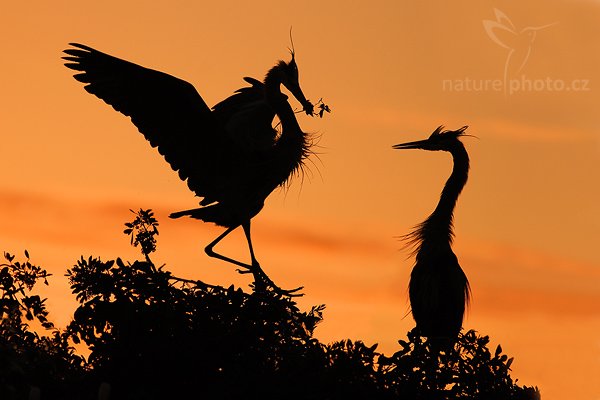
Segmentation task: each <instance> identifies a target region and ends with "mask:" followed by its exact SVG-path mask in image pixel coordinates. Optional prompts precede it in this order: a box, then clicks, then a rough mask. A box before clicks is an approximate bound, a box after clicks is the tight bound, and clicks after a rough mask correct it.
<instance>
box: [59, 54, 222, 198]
mask: <svg viewBox="0 0 600 400" xmlns="http://www.w3.org/2000/svg"><path fill="white" fill-rule="evenodd" d="M71 46H73V47H74V48H70V49H67V50H65V51H64V52H65V53H66V54H67V55H68V56H65V57H63V59H65V60H67V61H68V62H67V63H65V66H67V67H68V68H70V69H73V70H75V71H80V73H77V74H75V75H74V77H75V79H77V80H78V81H80V82H82V83H85V84H86V85H85V90H86V91H88V92H89V93H91V94H93V95H95V96H97V97H99V98H100V99H102V100H104V101H105V102H106V103H107V104H109V105H111V106H112V107H113V108H114V109H115V110H117V111H119V112H121V113H123V114H124V115H126V116H128V117H130V118H131V121H132V122H133V123H134V124H135V126H137V128H138V129H139V131H140V132H141V133H142V134H143V135H144V136H145V137H146V139H147V140H148V141H149V142H150V144H151V145H152V147H158V151H159V152H160V154H162V155H163V156H164V157H165V159H166V161H167V162H168V163H169V164H170V165H171V167H172V168H173V169H174V170H175V171H178V172H179V176H180V178H181V179H182V180H185V179H187V181H188V186H189V187H190V189H191V190H193V191H194V192H195V193H196V194H197V195H198V196H201V197H209V198H213V197H215V192H216V191H218V190H219V189H218V186H219V184H220V183H219V181H220V180H223V178H224V175H225V177H226V175H227V167H224V166H226V165H227V163H228V159H229V157H228V154H230V152H231V150H232V149H230V148H229V149H228V148H227V147H228V146H227V141H228V137H227V135H224V134H223V128H222V127H221V125H220V124H219V122H218V121H217V120H216V119H215V117H214V116H213V115H212V113H211V110H210V108H209V107H208V106H207V105H206V103H205V102H204V100H203V99H202V97H200V95H199V94H198V92H197V91H196V89H195V88H194V87H193V86H192V85H191V84H190V83H188V82H186V81H184V80H181V79H178V78H175V77H173V76H171V75H168V74H165V73H163V72H160V71H155V70H152V69H148V68H144V67H142V66H139V65H136V64H133V63H131V62H128V61H125V60H121V59H119V58H116V57H113V56H111V55H108V54H105V53H102V52H100V51H97V50H95V49H93V48H91V47H88V46H85V45H82V44H77V43H71ZM226 150H229V152H228V151H226Z"/></svg>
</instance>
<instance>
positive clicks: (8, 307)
mask: <svg viewBox="0 0 600 400" xmlns="http://www.w3.org/2000/svg"><path fill="white" fill-rule="evenodd" d="M140 215H145V216H148V217H152V215H153V214H152V212H151V210H140V212H139V213H137V214H136V216H135V218H136V219H135V220H134V221H132V222H128V224H131V228H132V229H134V230H135V229H136V223H135V221H137V222H138V223H142V224H143V221H142V220H141V219H139V216H140ZM148 221H152V219H151V218H149V219H147V221H146V222H148ZM153 222H154V225H157V224H158V221H156V220H153ZM151 225H152V224H151ZM127 226H129V225H127ZM132 232H134V231H132ZM132 232H126V234H127V235H128V236H130V235H131V233H132ZM147 232H149V237H148V236H146V239H147V240H150V239H156V238H155V235H156V234H158V232H157V231H156V233H155V230H154V229H149V230H147ZM130 240H131V238H130ZM150 242H152V243H154V246H153V247H152V248H153V249H156V246H157V245H158V244H157V242H156V241H152V240H150ZM134 243H135V240H134ZM132 245H133V243H132ZM141 248H142V249H143V248H144V247H143V246H142V247H141ZM142 256H143V259H142V260H138V261H134V262H124V261H123V260H121V259H120V258H117V259H115V260H108V261H103V260H101V259H100V258H95V257H87V258H84V257H81V258H80V259H79V260H78V261H77V262H76V264H75V265H73V266H72V267H71V268H69V269H68V270H67V277H68V278H69V282H70V285H71V289H72V291H73V294H74V295H75V296H76V299H77V301H78V303H79V306H78V308H77V309H76V310H75V312H74V314H73V317H72V321H71V323H70V324H69V325H68V326H67V327H66V328H65V329H57V328H55V327H54V326H53V324H52V323H51V322H50V321H49V319H48V315H49V314H48V311H47V310H46V308H45V303H44V300H43V299H41V298H40V297H39V296H38V295H36V294H34V293H33V292H32V291H33V290H34V289H35V287H36V283H37V282H39V281H42V282H43V281H44V280H45V279H46V277H47V276H48V274H47V273H46V272H45V270H44V269H43V268H41V267H37V266H35V265H33V264H32V263H31V262H30V261H29V257H28V255H27V256H26V258H27V260H26V261H25V262H19V261H16V260H15V257H14V256H12V255H10V254H6V255H5V258H6V262H5V263H4V264H3V267H2V270H1V271H0V278H1V279H0V295H1V296H0V300H1V302H0V307H1V311H2V315H3V318H2V323H1V325H0V360H2V362H1V363H0V398H2V399H10V400H13V399H15V400H16V399H23V398H31V397H30V396H38V397H39V398H40V399H41V400H46V399H57V400H58V399H60V400H64V399H68V400H70V399H73V400H75V399H97V398H102V399H103V400H112V399H166V398H169V399H187V398H199V397H202V398H220V399H239V398H257V399H258V398H259V399H282V398H285V399H354V398H361V399H362V398H368V399H407V398H408V399H430V398H439V399H539V398H540V397H539V391H538V390H537V388H528V387H520V386H518V385H517V384H516V383H515V382H514V381H513V380H512V378H511V377H510V374H509V373H510V367H511V364H512V362H513V359H512V358H508V356H507V355H505V354H503V352H502V348H501V347H500V346H498V347H497V348H496V349H495V350H494V351H490V350H489V349H488V347H487V346H488V344H489V338H488V337H487V336H480V335H478V334H477V333H476V332H474V331H469V332H466V333H460V334H458V336H457V339H456V343H455V345H454V347H453V349H452V350H451V351H450V350H447V351H446V350H442V351H440V350H439V349H437V348H433V347H432V345H431V343H430V342H429V341H427V340H424V339H423V338H422V337H421V336H419V334H418V332H417V331H416V330H413V331H411V332H409V333H408V335H407V337H406V338H405V339H403V340H400V341H399V346H398V351H396V353H394V354H392V355H390V356H386V355H384V354H381V353H379V352H378V351H377V345H366V344H365V343H363V342H362V341H360V340H349V339H348V340H342V341H338V342H334V343H329V344H326V343H322V342H320V341H319V340H318V339H317V338H315V336H314V333H315V330H316V329H317V328H318V324H319V323H320V322H321V321H322V320H323V313H324V309H325V306H324V305H317V306H313V307H310V309H309V310H307V311H302V310H300V309H299V307H298V305H297V304H296V302H295V298H294V297H290V296H286V295H282V294H281V293H280V292H278V291H276V290H274V289H273V288H270V289H267V290H264V291H253V292H251V293H246V292H244V291H243V290H242V289H240V288H235V287H234V286H230V287H222V286H218V285H208V284H204V283H202V282H198V281H194V280H190V279H182V278H177V277H174V276H173V275H172V274H171V273H170V272H169V271H168V270H167V269H166V268H165V266H162V267H160V268H156V267H155V266H154V264H153V263H152V261H149V260H148V258H147V253H144V252H143V251H142ZM26 299H28V300H26ZM30 317H31V318H33V319H37V320H39V321H41V322H46V325H45V327H46V328H47V329H48V330H47V331H45V332H47V333H49V334H47V335H44V334H40V333H36V331H35V330H33V328H32V327H30V326H29V325H28V324H27V323H24V321H23V318H25V319H28V318H30ZM81 346H84V348H85V349H87V350H85V349H84V350H82V349H81ZM75 347H77V349H78V350H75ZM82 354H85V357H84V356H83V355H82Z"/></svg>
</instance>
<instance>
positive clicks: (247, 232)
mask: <svg viewBox="0 0 600 400" xmlns="http://www.w3.org/2000/svg"><path fill="white" fill-rule="evenodd" d="M242 228H243V229H244V234H245V235H246V240H247V241H248V249H249V250H250V259H251V260H252V265H259V264H258V260H256V257H255V256H254V249H253V248H252V239H251V238H250V220H248V222H244V223H243V224H242ZM259 268H260V267H259Z"/></svg>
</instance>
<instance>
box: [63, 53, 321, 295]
mask: <svg viewBox="0 0 600 400" xmlns="http://www.w3.org/2000/svg"><path fill="white" fill-rule="evenodd" d="M70 45H71V46H72V47H73V48H69V49H66V50H65V51H64V52H65V53H66V54H67V56H64V57H63V59H64V60H66V61H68V62H67V63H65V66H66V67H68V68H70V69H72V70H75V71H78V73H77V74H75V75H74V78H75V79H76V80H78V81H79V82H82V83H84V84H86V85H85V87H84V88H85V90H86V91H88V92H89V93H91V94H93V95H95V96H97V97H99V98H100V99H102V100H103V101H104V102H106V103H107V104H109V105H111V106H112V107H113V108H114V109H115V110H116V111H119V112H121V113H122V114H124V115H126V116H128V117H130V118H131V121H132V122H133V124H134V125H135V126H136V127H137V128H138V130H139V131H140V132H141V133H142V134H143V135H144V137H145V138H146V139H147V140H148V141H149V142H150V145H151V146H152V147H158V151H159V153H160V154H161V155H163V156H164V158H165V160H166V161H167V162H168V163H169V164H170V166H171V168H172V169H173V170H175V171H177V172H178V173H179V177H180V178H181V179H182V180H184V181H185V180H187V185H188V187H189V188H190V189H191V190H192V191H193V192H194V193H195V194H196V195H197V196H198V197H201V198H202V200H201V201H200V207H199V208H195V209H191V210H186V211H180V212H175V213H172V214H171V215H170V217H171V218H179V217H182V216H189V217H191V218H195V219H199V220H202V221H205V222H212V223H215V224H216V225H219V226H222V227H225V228H226V230H225V231H224V232H223V233H222V234H221V235H219V236H218V237H217V238H216V239H215V240H214V241H212V242H211V243H210V244H209V245H208V246H206V248H205V252H206V254H207V255H209V256H210V257H214V258H218V259H220V260H223V261H227V262H230V263H232V264H235V265H237V266H238V267H240V268H239V269H238V272H240V273H252V274H253V276H254V287H255V289H257V290H259V289H260V290H264V289H266V288H267V287H270V288H272V289H274V290H275V291H276V292H278V293H282V294H285V295H290V296H291V295H301V294H299V293H298V291H299V290H301V289H302V287H299V288H296V289H292V290H283V289H281V288H279V287H278V286H277V285H275V283H274V282H273V281H272V280H271V279H270V278H269V277H268V276H267V274H266V273H265V272H264V271H263V270H262V268H261V266H260V264H259V263H258V260H257V259H256V256H255V255H254V250H253V247H252V239H251V235H250V221H251V219H252V218H253V217H254V216H256V215H257V214H258V213H259V212H260V211H261V209H262V208H263V205H264V201H265V199H266V198H267V196H269V194H271V192H272V191H273V190H275V189H276V188H277V187H280V186H282V185H285V184H286V182H288V180H289V179H290V178H291V177H292V176H294V175H295V174H297V173H300V172H302V168H303V165H304V162H305V160H306V158H307V157H308V156H309V155H310V154H311V145H312V141H311V139H310V136H309V135H307V134H305V133H304V132H303V131H302V130H301V129H300V126H299V124H298V121H297V120H296V117H295V112H294V110H293V109H292V107H291V106H290V104H289V103H288V97H287V96H286V95H285V94H284V93H282V91H281V85H283V86H284V87H286V88H287V89H288V90H289V91H290V92H291V93H292V94H293V95H294V97H295V98H296V99H297V100H298V101H299V102H300V103H301V105H302V107H303V111H305V112H306V114H307V115H310V116H313V115H314V114H313V110H314V106H313V104H312V103H311V102H310V101H309V100H307V99H306V97H305V96H304V94H303V92H302V89H301V88H300V84H299V79H298V66H297V64H296V60H295V52H294V50H293V44H292V49H291V50H290V52H291V56H292V58H291V60H290V61H289V62H284V61H279V62H278V63H277V64H276V65H275V66H274V67H273V68H271V69H270V70H269V71H268V73H267V74H266V77H265V79H264V81H263V82H260V81H258V80H256V79H253V78H244V79H245V80H246V82H248V83H250V84H251V86H250V87H244V88H242V89H239V90H237V91H236V92H235V93H234V94H233V95H232V96H230V97H229V98H227V99H225V100H223V101H222V102H220V103H218V104H217V105H215V106H214V107H213V108H212V109H211V108H209V107H208V106H207V105H206V103H205V102H204V100H203V99H202V97H201V96H200V95H199V94H198V92H197V91H196V89H195V88H194V86H193V85H191V84H190V83H188V82H186V81H184V80H181V79H178V78H176V77H174V76H171V75H168V74H166V73H163V72H159V71H156V70H152V69H148V68H144V67H142V66H140V65H136V64H133V63H131V62H128V61H125V60H122V59H119V58H116V57H113V56H111V55H108V54H105V53H102V52H100V51H98V50H95V49H93V48H91V47H89V46H86V45H83V44H78V43H70ZM323 106H324V105H322V107H321V109H323ZM325 108H326V111H329V109H328V107H326V106H325ZM321 115H322V113H321ZM275 116H277V117H278V118H279V120H280V124H281V128H280V129H281V132H280V133H278V132H277V130H276V129H275V128H274V127H273V119H274V117H275ZM240 226H241V227H242V228H243V230H244V233H245V236H246V240H247V242H248V249H249V251H250V259H251V261H250V263H244V262H241V261H238V260H235V259H232V258H230V257H226V256H224V255H221V254H219V253H216V252H215V251H214V247H215V245H217V244H218V243H219V242H220V241H221V240H222V239H223V238H225V237H226V236H227V235H228V234H229V233H231V232H232V231H233V230H235V229H236V228H238V227H240Z"/></svg>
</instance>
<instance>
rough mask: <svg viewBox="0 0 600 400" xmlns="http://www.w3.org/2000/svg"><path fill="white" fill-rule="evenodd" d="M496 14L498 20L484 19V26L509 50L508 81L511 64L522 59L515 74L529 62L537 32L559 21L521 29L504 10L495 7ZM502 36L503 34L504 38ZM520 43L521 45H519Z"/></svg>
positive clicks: (495, 41) (507, 58)
mask: <svg viewBox="0 0 600 400" xmlns="http://www.w3.org/2000/svg"><path fill="white" fill-rule="evenodd" d="M494 14H495V16H496V20H495V21H494V20H487V19H486V20H483V27H484V29H485V31H486V33H487V34H488V36H489V37H490V39H492V41H493V42H494V43H496V44H497V45H498V46H500V47H503V48H505V49H508V50H509V52H508V55H507V56H506V62H505V63H504V82H505V83H506V80H507V78H508V72H509V68H510V67H511V64H513V63H515V62H516V63H518V61H519V59H521V62H520V64H517V65H518V68H517V70H516V72H515V74H518V73H519V72H521V70H522V69H523V67H524V66H525V64H526V63H527V60H528V59H529V56H530V54H531V48H532V45H533V42H534V41H535V38H536V36H537V32H538V31H540V30H542V29H545V28H548V27H550V26H553V25H557V24H558V22H553V23H551V24H546V25H542V26H528V27H525V28H523V29H521V30H520V31H519V30H517V28H516V27H515V25H514V24H513V23H512V21H511V20H510V18H508V16H507V15H506V14H505V13H504V12H502V11H500V10H498V9H497V8H494ZM503 34H504V36H503ZM500 36H502V39H501V38H500ZM503 39H504V40H503ZM523 42H525V46H523V45H522V43H523ZM519 44H521V45H520V46H519Z"/></svg>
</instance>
